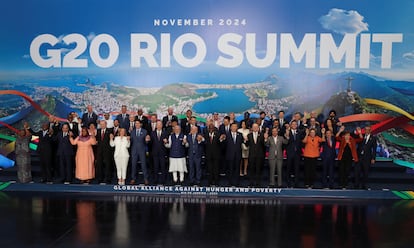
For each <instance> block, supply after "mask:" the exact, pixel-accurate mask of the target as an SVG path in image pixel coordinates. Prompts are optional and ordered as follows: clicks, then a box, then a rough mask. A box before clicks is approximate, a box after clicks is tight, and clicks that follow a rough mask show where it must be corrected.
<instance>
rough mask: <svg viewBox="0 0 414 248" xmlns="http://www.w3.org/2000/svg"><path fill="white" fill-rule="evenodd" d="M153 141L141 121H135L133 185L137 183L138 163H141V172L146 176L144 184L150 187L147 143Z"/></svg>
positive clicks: (132, 134)
mask: <svg viewBox="0 0 414 248" xmlns="http://www.w3.org/2000/svg"><path fill="white" fill-rule="evenodd" d="M150 140H151V137H150V136H149V135H148V133H147V130H145V129H144V128H142V126H141V121H140V120H136V121H135V128H134V129H133V130H132V132H131V184H135V183H136V181H137V163H138V160H139V161H140V162H141V170H142V173H143V174H144V184H145V185H148V184H149V181H148V178H149V174H148V170H147V163H146V149H147V142H149V141H150Z"/></svg>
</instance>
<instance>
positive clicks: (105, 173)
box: [96, 151, 114, 183]
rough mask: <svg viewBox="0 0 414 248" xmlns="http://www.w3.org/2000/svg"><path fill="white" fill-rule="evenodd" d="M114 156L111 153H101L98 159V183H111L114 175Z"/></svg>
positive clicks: (98, 154)
mask: <svg viewBox="0 0 414 248" xmlns="http://www.w3.org/2000/svg"><path fill="white" fill-rule="evenodd" d="M113 167H114V164H113V155H112V152H110V151H106V152H105V151H100V152H98V153H97V158H96V179H97V180H98V182H105V183H111V181H112V173H113V169H114V168H113Z"/></svg>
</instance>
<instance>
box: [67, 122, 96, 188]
mask: <svg viewBox="0 0 414 248" xmlns="http://www.w3.org/2000/svg"><path fill="white" fill-rule="evenodd" d="M70 143H72V145H77V146H78V149H77V151H76V158H75V160H76V170H75V177H76V178H77V179H79V180H81V182H82V183H89V181H90V180H91V179H93V178H94V177H95V165H94V161H95V157H94V155H93V150H92V146H93V145H95V144H96V139H95V136H93V135H89V132H88V129H87V128H86V127H83V128H82V130H81V135H80V136H79V137H77V138H76V139H73V135H72V134H70Z"/></svg>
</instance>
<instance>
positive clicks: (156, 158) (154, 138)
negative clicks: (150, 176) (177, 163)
mask: <svg viewBox="0 0 414 248" xmlns="http://www.w3.org/2000/svg"><path fill="white" fill-rule="evenodd" d="M168 136H169V134H168V133H167V132H166V131H165V130H163V124H162V122H161V121H157V125H156V129H155V131H153V132H151V143H150V145H151V156H152V158H153V163H154V183H155V184H165V181H166V178H167V173H168V172H167V167H166V159H167V156H168V153H167V148H166V147H165V143H168V141H167V139H168Z"/></svg>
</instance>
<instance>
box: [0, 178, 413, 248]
mask: <svg viewBox="0 0 414 248" xmlns="http://www.w3.org/2000/svg"><path fill="white" fill-rule="evenodd" d="M18 186H19V185H9V186H7V187H6V188H5V189H3V191H1V192H0V220H1V222H0V223H1V225H0V247H71V248H72V247H200V248H201V247H226V248H227V247H249V248H250V247H412V245H413V243H414V236H413V235H412V230H413V229H414V201H409V200H383V199H375V200H373V199H349V198H347V199H340V198H335V199H332V198H310V197H306V195H305V198H303V197H250V198H248V197H235V196H232V197H213V196H212V197H199V196H198V197H197V196H190V195H178V194H162V195H159V194H152V193H136V192H134V193H127V192H123V193H119V192H117V191H116V192H113V191H112V190H110V189H109V188H110V187H113V186H94V185H91V186H83V185H69V186H64V188H65V189H68V192H69V191H71V190H75V189H79V188H80V187H83V188H84V189H88V190H91V191H89V192H88V191H86V190H76V192H77V193H65V192H62V191H59V192H58V191H54V192H51V191H50V190H49V191H43V192H40V191H28V190H25V191H11V190H7V189H13V188H15V189H16V188H17V187H18ZM24 186H28V185H24ZM31 186H32V187H34V188H37V187H40V186H42V185H36V184H34V185H33V184H32V185H31ZM55 186H57V185H53V187H51V188H56V187H55ZM98 188H100V189H102V190H101V192H102V191H103V192H106V193H96V192H95V193H92V189H98ZM103 189H105V190H103ZM286 191H287V192H294V191H297V192H299V191H303V192H305V191H306V190H286ZM312 191H316V190H310V191H308V192H312ZM281 192H284V190H282V191H281ZM287 192H286V193H287ZM348 193H351V191H349V192H348ZM371 193H372V192H371ZM282 194H284V193H282Z"/></svg>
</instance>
